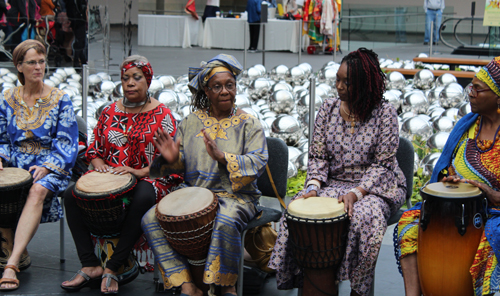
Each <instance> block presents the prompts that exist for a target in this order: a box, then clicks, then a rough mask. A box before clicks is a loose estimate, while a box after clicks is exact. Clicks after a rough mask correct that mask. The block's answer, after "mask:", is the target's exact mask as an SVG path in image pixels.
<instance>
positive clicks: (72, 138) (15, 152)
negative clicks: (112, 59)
mask: <svg viewBox="0 0 500 296" xmlns="http://www.w3.org/2000/svg"><path fill="white" fill-rule="evenodd" d="M77 153H78V125H77V122H76V117H75V113H74V110H73V105H72V103H71V100H70V99H69V97H68V95H67V94H66V93H65V92H64V91H61V90H59V89H57V88H52V89H51V90H50V92H49V94H48V95H47V96H45V97H43V98H40V99H39V100H37V102H36V103H35V106H33V108H29V107H28V106H27V105H26V104H25V103H24V101H23V99H22V97H21V96H20V87H15V88H11V89H9V90H6V91H5V92H4V97H3V98H1V99H0V157H2V158H4V159H5V160H6V161H7V162H8V165H9V166H13V167H18V168H23V169H25V170H28V169H29V168H30V167H31V166H33V165H37V166H42V167H45V168H47V169H48V170H50V173H49V174H47V175H46V176H45V177H43V178H42V179H40V180H38V181H37V182H36V183H38V184H40V185H42V186H43V187H45V188H47V189H48V190H50V191H52V192H53V197H52V198H50V199H47V200H45V201H44V204H43V212H42V218H41V222H42V223H45V222H54V221H57V220H59V219H60V217H62V209H61V205H60V204H59V201H58V199H57V196H58V195H59V193H60V192H62V191H63V190H65V189H66V187H67V186H68V182H69V179H70V176H71V169H72V168H73V165H74V164H75V160H76V155H77Z"/></svg>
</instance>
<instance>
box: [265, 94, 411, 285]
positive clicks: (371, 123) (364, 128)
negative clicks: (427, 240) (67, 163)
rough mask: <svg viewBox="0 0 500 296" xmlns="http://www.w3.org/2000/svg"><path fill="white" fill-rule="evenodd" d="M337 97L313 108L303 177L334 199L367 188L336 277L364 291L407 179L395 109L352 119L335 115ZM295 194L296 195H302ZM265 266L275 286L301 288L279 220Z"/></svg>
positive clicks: (384, 108) (383, 105)
mask: <svg viewBox="0 0 500 296" xmlns="http://www.w3.org/2000/svg"><path fill="white" fill-rule="evenodd" d="M339 108H340V100H339V99H328V100H326V101H325V102H324V103H323V105H322V106H321V109H320V110H319V112H318V115H317V118H316V122H315V128H314V136H313V142H312V145H311V147H310V148H309V166H308V171H307V180H306V183H307V181H309V180H311V179H316V180H318V181H320V182H321V184H322V185H321V189H320V190H319V191H318V196H329V197H333V198H337V197H338V196H340V195H344V194H347V193H348V191H349V190H350V189H352V188H354V187H357V186H360V187H362V188H363V189H364V190H366V191H367V192H368V194H367V195H365V197H364V198H363V199H362V200H360V201H358V202H356V203H355V204H354V211H353V216H352V218H351V221H350V229H349V234H348V238H347V249H346V254H345V256H344V259H343V261H342V266H341V268H340V270H339V275H338V280H340V281H343V280H350V282H351V287H352V289H353V290H354V291H356V292H357V293H358V294H360V295H367V294H368V292H369V290H370V287H371V285H372V281H373V275H374V272H375V264H376V261H377V257H378V253H379V250H380V246H381V244H382V239H383V237H384V233H385V231H386V229H387V220H388V219H389V217H390V215H391V214H392V213H394V212H395V211H397V210H398V209H399V208H400V207H401V205H402V204H403V202H404V200H405V194H406V181H405V180H406V179H405V177H404V175H403V172H402V171H401V169H400V168H399V166H398V162H397V160H396V150H397V148H398V145H399V132H398V121H397V113H396V110H395V109H394V107H393V106H392V105H391V104H389V103H387V102H382V103H381V105H380V106H379V107H378V108H377V109H375V110H373V111H372V116H371V117H370V118H369V119H368V120H367V121H366V122H363V123H361V122H356V124H355V126H354V132H353V133H352V131H353V130H352V127H351V123H350V122H347V121H345V120H344V119H343V118H342V116H340V109H339ZM302 194H303V192H299V193H298V194H297V195H296V196H295V198H296V197H297V196H300V195H302ZM269 267H271V268H273V269H276V271H277V275H276V279H277V281H278V289H291V288H293V287H300V286H302V272H301V270H300V269H299V268H298V267H297V266H296V265H295V263H294V262H293V260H292V258H291V253H290V247H289V245H288V229H287V224H286V221H285V220H284V219H283V218H282V220H281V227H280V232H279V235H278V239H277V241H276V245H275V246H274V250H273V253H272V256H271V260H270V263H269Z"/></svg>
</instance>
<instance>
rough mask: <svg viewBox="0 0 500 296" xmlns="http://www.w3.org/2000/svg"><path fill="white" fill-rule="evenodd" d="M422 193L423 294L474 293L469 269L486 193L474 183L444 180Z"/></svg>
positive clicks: (463, 295) (481, 226)
mask: <svg viewBox="0 0 500 296" xmlns="http://www.w3.org/2000/svg"><path fill="white" fill-rule="evenodd" d="M420 193H421V195H422V197H423V199H424V202H423V204H422V210H421V215H420V223H419V229H418V251H417V252H418V256H417V264H418V274H419V277H420V286H421V288H422V292H423V295H439V296H447V295H454V296H473V295H474V290H473V287H472V277H471V275H470V273H469V269H470V267H471V266H472V262H473V260H474V256H475V254H476V251H477V248H478V246H479V242H480V239H481V235H482V233H483V229H484V223H483V221H484V213H485V207H486V206H487V201H486V199H485V197H484V195H483V194H482V192H481V191H480V190H479V189H478V188H477V187H475V186H472V185H470V184H466V183H443V182H438V183H432V184H428V185H427V186H425V187H423V188H422V189H421V190H420Z"/></svg>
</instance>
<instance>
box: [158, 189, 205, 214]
mask: <svg viewBox="0 0 500 296" xmlns="http://www.w3.org/2000/svg"><path fill="white" fill-rule="evenodd" d="M213 201H214V194H213V193H212V191H210V190H208V189H206V188H201V187H186V188H182V189H179V190H176V191H174V192H172V193H170V194H167V195H166V196H165V197H164V198H163V199H162V200H160V202H159V203H158V212H159V213H160V214H162V215H166V216H184V215H189V214H193V213H197V212H199V211H201V210H203V209H205V208H207V207H208V206H210V205H211V204H212V203H213Z"/></svg>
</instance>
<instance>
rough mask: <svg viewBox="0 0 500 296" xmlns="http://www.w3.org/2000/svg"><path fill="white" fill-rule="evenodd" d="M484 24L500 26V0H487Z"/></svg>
mask: <svg viewBox="0 0 500 296" xmlns="http://www.w3.org/2000/svg"><path fill="white" fill-rule="evenodd" d="M483 26H490V27H499V26H500V0H486V5H485V8H484V20H483Z"/></svg>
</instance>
